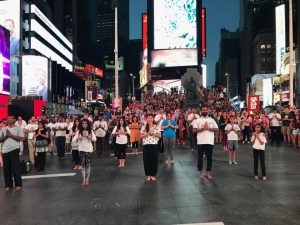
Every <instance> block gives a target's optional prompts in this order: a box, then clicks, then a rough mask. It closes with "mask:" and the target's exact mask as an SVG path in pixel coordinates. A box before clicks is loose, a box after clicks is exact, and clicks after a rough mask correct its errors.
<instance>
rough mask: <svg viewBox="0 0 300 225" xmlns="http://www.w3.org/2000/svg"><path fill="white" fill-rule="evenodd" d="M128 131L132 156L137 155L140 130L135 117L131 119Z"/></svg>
mask: <svg viewBox="0 0 300 225" xmlns="http://www.w3.org/2000/svg"><path fill="white" fill-rule="evenodd" d="M129 129H130V143H131V146H132V153H133V154H134V155H137V154H138V147H139V140H140V130H141V126H140V123H139V121H138V118H137V116H133V117H132V123H131V124H130V125H129Z"/></svg>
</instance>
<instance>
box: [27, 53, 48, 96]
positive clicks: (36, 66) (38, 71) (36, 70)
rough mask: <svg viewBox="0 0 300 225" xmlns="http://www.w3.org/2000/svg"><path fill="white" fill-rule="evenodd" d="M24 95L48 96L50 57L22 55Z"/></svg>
mask: <svg viewBox="0 0 300 225" xmlns="http://www.w3.org/2000/svg"><path fill="white" fill-rule="evenodd" d="M22 95H23V96H42V97H43V100H45V101H46V100H47V98H48V59H47V58H45V57H42V56H34V55H24V56H23V57H22Z"/></svg>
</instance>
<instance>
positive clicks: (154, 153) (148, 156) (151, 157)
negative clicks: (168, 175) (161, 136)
mask: <svg viewBox="0 0 300 225" xmlns="http://www.w3.org/2000/svg"><path fill="white" fill-rule="evenodd" d="M157 147H158V146H157V145H144V146H143V161H144V170H145V175H146V176H151V177H155V176H156V174H157V164H158V150H157Z"/></svg>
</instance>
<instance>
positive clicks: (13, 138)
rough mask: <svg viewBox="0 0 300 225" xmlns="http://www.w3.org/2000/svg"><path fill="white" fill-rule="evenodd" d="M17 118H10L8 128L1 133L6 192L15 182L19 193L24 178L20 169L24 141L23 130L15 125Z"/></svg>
mask: <svg viewBox="0 0 300 225" xmlns="http://www.w3.org/2000/svg"><path fill="white" fill-rule="evenodd" d="M15 121H16V120H15V117H14V116H8V118H7V122H8V126H6V127H4V128H2V129H1V131H0V142H2V157H3V174H4V182H5V191H9V190H10V189H12V188H13V180H14V182H15V187H16V190H17V191H20V190H21V189H22V177H21V167H20V157H19V154H20V142H23V141H24V132H23V130H22V128H20V127H18V126H16V125H15Z"/></svg>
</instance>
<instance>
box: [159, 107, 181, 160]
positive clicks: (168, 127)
mask: <svg viewBox="0 0 300 225" xmlns="http://www.w3.org/2000/svg"><path fill="white" fill-rule="evenodd" d="M171 117H172V114H171V112H167V119H166V120H164V121H163V122H162V123H161V129H162V130H163V142H164V146H165V164H166V165H168V164H169V156H170V160H171V165H173V164H174V163H175V162H174V151H175V144H176V130H177V129H178V125H177V123H176V121H175V120H172V119H171Z"/></svg>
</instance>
